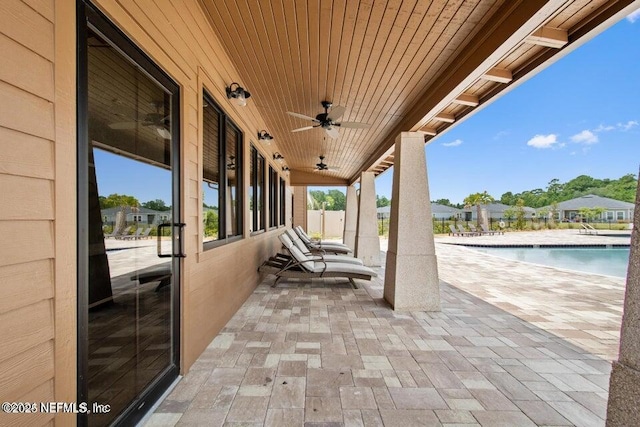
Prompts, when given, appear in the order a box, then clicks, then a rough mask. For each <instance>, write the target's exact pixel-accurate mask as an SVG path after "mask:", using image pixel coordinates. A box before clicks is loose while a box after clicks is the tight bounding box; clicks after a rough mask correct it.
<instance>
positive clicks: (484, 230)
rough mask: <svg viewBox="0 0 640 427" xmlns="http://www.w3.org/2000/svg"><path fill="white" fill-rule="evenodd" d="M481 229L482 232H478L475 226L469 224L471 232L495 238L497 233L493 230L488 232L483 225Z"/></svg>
mask: <svg viewBox="0 0 640 427" xmlns="http://www.w3.org/2000/svg"><path fill="white" fill-rule="evenodd" d="M480 227H481V228H482V230H478V229H477V228H476V226H475V225H473V224H471V223H469V229H470V230H471V232H472V233H476V234H478V235H479V236H486V235H489V236H493V235H494V234H496V232H495V231H493V230H486V229H485V228H484V226H483V225H480Z"/></svg>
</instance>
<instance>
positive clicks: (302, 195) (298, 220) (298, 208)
mask: <svg viewBox="0 0 640 427" xmlns="http://www.w3.org/2000/svg"><path fill="white" fill-rule="evenodd" d="M298 225H299V226H301V227H302V228H304V229H305V230H306V229H307V187H306V186H296V187H294V189H293V226H294V227H295V226H298Z"/></svg>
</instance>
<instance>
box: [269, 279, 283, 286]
mask: <svg viewBox="0 0 640 427" xmlns="http://www.w3.org/2000/svg"><path fill="white" fill-rule="evenodd" d="M280 279H282V276H276V280H274V281H273V284H272V285H271V287H272V288H275V287H276V286H278V282H279V281H280Z"/></svg>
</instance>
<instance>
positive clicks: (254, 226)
mask: <svg viewBox="0 0 640 427" xmlns="http://www.w3.org/2000/svg"><path fill="white" fill-rule="evenodd" d="M264 166H265V165H264V157H262V155H261V154H260V153H258V150H257V149H256V148H255V147H254V146H253V145H252V146H251V162H250V171H249V177H250V180H251V183H250V184H249V193H250V194H251V196H250V197H251V200H250V203H249V204H250V210H251V231H252V232H256V231H260V230H264V229H265V224H264V223H265V220H264V208H263V206H264Z"/></svg>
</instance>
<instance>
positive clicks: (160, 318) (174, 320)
mask: <svg viewBox="0 0 640 427" xmlns="http://www.w3.org/2000/svg"><path fill="white" fill-rule="evenodd" d="M86 16H87V20H86V22H84V28H82V29H80V31H79V40H78V44H79V52H80V55H79V93H78V97H79V110H78V112H79V115H78V116H79V134H78V139H79V148H78V151H79V159H78V165H79V168H80V170H79V174H78V177H79V194H78V209H79V217H78V223H79V242H78V247H79V261H80V264H81V265H80V267H79V271H78V272H79V289H78V295H79V316H78V319H79V378H80V380H79V384H78V386H79V387H78V388H79V399H78V400H79V401H86V402H88V403H89V406H90V407H92V405H93V404H94V403H95V404H98V405H108V409H109V410H108V411H106V410H103V411H94V413H91V414H89V415H81V416H80V418H79V422H80V424H88V425H90V426H104V425H111V424H114V423H116V424H122V425H129V424H131V423H132V422H134V421H135V420H137V419H139V418H140V417H141V416H142V415H143V414H144V412H146V410H147V409H148V408H149V407H150V406H151V405H152V403H153V401H154V400H155V399H157V397H158V396H159V395H160V393H161V392H162V391H163V390H164V389H166V387H167V385H168V384H169V383H170V382H171V381H172V380H173V379H175V378H176V377H177V373H178V343H179V340H178V336H177V335H178V307H179V305H178V295H179V294H178V291H179V270H178V269H179V259H180V257H181V256H182V255H181V248H180V241H179V237H180V234H181V227H180V218H179V212H180V210H179V206H178V203H179V199H180V198H179V185H178V176H179V175H178V165H179V163H178V151H179V150H178V133H177V129H176V128H177V124H178V114H177V107H178V105H179V104H178V96H179V95H178V88H177V86H176V85H175V84H174V83H173V82H172V81H171V80H170V79H168V78H167V77H166V76H165V75H164V74H163V73H162V72H161V71H160V70H159V69H158V68H157V67H156V66H155V65H153V64H152V63H150V61H149V59H148V58H147V57H145V56H144V55H142V54H141V53H140V52H139V51H138V50H137V49H136V48H135V46H133V45H132V44H131V43H130V42H129V41H128V40H127V39H126V38H125V37H124V36H123V35H122V34H121V33H120V32H119V31H117V30H116V29H115V28H114V27H113V26H112V25H111V24H109V23H108V22H107V21H106V20H105V19H104V18H103V17H102V16H101V15H99V14H98V13H97V12H95V11H94V10H93V9H91V8H90V7H89V6H87V7H86ZM98 408H107V406H99V407H98ZM100 412H103V413H100Z"/></svg>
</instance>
